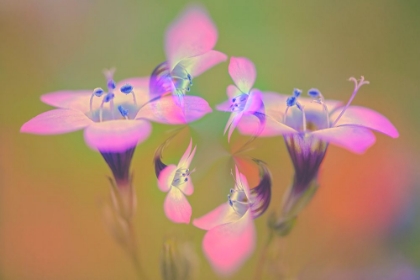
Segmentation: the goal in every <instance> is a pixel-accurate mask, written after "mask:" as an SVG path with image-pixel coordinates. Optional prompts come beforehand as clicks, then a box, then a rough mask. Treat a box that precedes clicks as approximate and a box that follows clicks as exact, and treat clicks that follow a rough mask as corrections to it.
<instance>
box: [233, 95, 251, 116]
mask: <svg viewBox="0 0 420 280" xmlns="http://www.w3.org/2000/svg"><path fill="white" fill-rule="evenodd" d="M247 101H248V94H246V93H243V94H241V95H238V96H235V97H234V98H232V100H231V103H230V110H231V111H232V112H238V111H239V112H240V111H243V110H244V108H245V105H246V102H247Z"/></svg>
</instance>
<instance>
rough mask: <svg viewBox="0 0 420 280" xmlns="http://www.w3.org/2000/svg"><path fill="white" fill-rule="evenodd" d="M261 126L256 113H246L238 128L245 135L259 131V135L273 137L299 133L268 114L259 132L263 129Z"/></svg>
mask: <svg viewBox="0 0 420 280" xmlns="http://www.w3.org/2000/svg"><path fill="white" fill-rule="evenodd" d="M260 126H261V123H260V120H259V119H258V118H256V117H255V116H254V115H244V116H242V119H241V121H240V122H239V124H238V130H239V132H240V133H241V134H244V135H256V134H257V133H258V137H272V136H278V135H287V134H293V133H297V131H296V130H295V129H293V128H291V127H290V126H287V125H285V124H283V123H281V122H279V121H278V120H275V119H273V118H272V117H270V116H266V118H265V124H264V128H263V129H262V131H261V132H260V133H259V131H260V129H261V128H260Z"/></svg>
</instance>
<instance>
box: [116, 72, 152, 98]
mask: <svg viewBox="0 0 420 280" xmlns="http://www.w3.org/2000/svg"><path fill="white" fill-rule="evenodd" d="M149 80H150V77H135V78H128V79H124V80H122V81H119V82H118V83H117V88H116V91H118V92H117V94H118V95H121V94H122V93H121V92H120V91H119V90H120V88H121V87H122V86H124V85H126V84H129V85H131V86H132V87H133V92H134V95H135V96H136V102H137V104H138V105H141V104H144V103H146V102H147V101H149Z"/></svg>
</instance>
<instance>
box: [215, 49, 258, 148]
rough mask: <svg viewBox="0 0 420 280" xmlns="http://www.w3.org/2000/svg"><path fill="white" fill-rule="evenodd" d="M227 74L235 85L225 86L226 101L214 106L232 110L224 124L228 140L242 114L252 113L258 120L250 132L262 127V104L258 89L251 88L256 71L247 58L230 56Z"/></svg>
mask: <svg viewBox="0 0 420 280" xmlns="http://www.w3.org/2000/svg"><path fill="white" fill-rule="evenodd" d="M229 74H230V76H231V77H232V80H233V82H234V83H235V85H229V86H228V87H227V90H226V91H227V96H228V97H229V100H228V101H225V102H223V103H222V104H219V105H217V106H216V108H217V110H220V111H226V112H232V113H231V115H230V117H229V120H228V122H227V124H226V127H225V131H224V133H226V131H227V130H228V129H229V133H228V141H230V137H231V135H232V133H233V131H234V130H235V128H236V126H237V125H238V123H239V122H240V120H241V118H242V116H244V115H249V116H251V115H253V116H256V117H257V118H258V120H259V127H257V128H256V130H254V131H253V132H252V134H257V135H258V133H259V132H261V130H262V129H263V128H264V123H265V116H264V104H263V100H262V93H261V92H260V91H259V90H258V89H253V88H252V86H253V85H254V82H255V78H256V76H257V72H256V70H255V66H254V64H253V63H252V61H250V60H249V59H247V58H244V57H231V58H230V63H229Z"/></svg>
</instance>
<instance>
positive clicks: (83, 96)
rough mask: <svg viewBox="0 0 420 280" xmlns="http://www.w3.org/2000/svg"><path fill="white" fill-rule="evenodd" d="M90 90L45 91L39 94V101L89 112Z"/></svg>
mask: <svg viewBox="0 0 420 280" xmlns="http://www.w3.org/2000/svg"><path fill="white" fill-rule="evenodd" d="M92 92H93V89H92V90H77V91H76V90H62V91H56V92H51V93H47V94H44V95H42V96H41V101H42V102H44V103H46V104H48V105H51V106H54V107H58V108H63V109H73V110H79V111H82V113H87V112H89V110H90V108H89V104H90V97H91V95H92Z"/></svg>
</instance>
